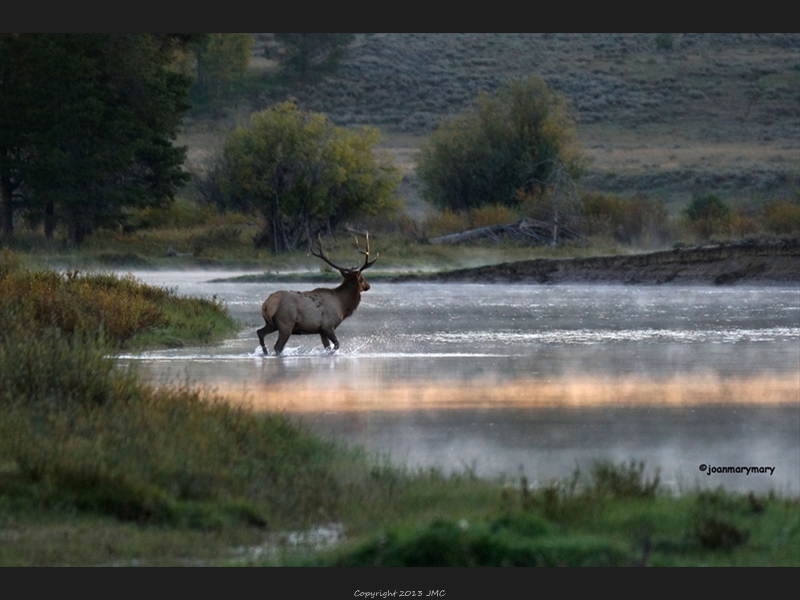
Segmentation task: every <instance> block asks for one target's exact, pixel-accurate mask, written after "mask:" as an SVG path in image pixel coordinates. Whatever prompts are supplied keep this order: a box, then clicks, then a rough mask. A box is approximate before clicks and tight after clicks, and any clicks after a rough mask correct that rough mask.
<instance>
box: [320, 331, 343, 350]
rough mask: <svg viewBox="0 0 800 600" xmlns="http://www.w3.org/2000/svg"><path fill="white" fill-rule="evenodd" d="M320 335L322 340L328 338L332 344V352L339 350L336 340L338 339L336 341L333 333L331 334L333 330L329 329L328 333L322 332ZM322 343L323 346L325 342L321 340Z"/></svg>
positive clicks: (326, 345)
mask: <svg viewBox="0 0 800 600" xmlns="http://www.w3.org/2000/svg"><path fill="white" fill-rule="evenodd" d="M320 335H321V336H322V337H323V338H328V339H329V340H330V341H332V342H333V349H334V350H338V349H339V340H338V339H336V334H335V333H333V329H331V330H329V331H323V332H322V333H321V334H320ZM322 343H323V344H325V341H324V339H323V342H322ZM325 347H326V348H327V347H328V344H325Z"/></svg>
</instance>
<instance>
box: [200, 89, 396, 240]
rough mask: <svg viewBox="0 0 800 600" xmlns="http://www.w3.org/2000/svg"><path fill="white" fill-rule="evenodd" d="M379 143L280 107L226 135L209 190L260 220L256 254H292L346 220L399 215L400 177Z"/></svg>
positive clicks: (366, 131) (367, 133) (374, 134)
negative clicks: (305, 241)
mask: <svg viewBox="0 0 800 600" xmlns="http://www.w3.org/2000/svg"><path fill="white" fill-rule="evenodd" d="M378 141H379V132H378V131H377V130H376V129H372V128H362V129H360V130H358V131H352V130H348V129H344V128H341V127H336V126H335V125H334V124H333V122H331V121H330V119H328V118H327V117H326V116H325V115H323V114H320V113H312V112H306V111H302V110H300V109H299V108H298V107H297V105H296V104H295V103H294V102H293V101H289V102H285V103H283V104H280V105H278V106H275V107H273V108H269V109H266V110H263V111H261V112H258V113H255V114H253V115H252V116H251V123H250V127H249V128H241V127H240V128H239V129H237V130H236V131H234V132H233V133H232V134H231V136H230V137H229V138H228V140H227V142H226V144H225V147H224V150H223V153H222V156H221V158H220V161H219V163H218V164H217V165H216V167H215V168H214V169H213V170H212V172H211V174H210V179H211V183H212V185H211V186H210V187H212V188H214V189H215V190H216V192H217V193H216V194H215V196H216V200H217V202H218V203H219V204H220V205H221V206H222V207H223V208H235V209H237V210H243V211H245V212H250V213H256V214H260V215H261V216H262V217H263V218H264V228H263V230H262V232H261V234H260V235H259V236H257V237H256V239H255V243H256V245H257V246H264V247H270V248H272V249H273V250H274V251H275V252H281V251H286V250H293V249H295V248H296V247H298V245H299V244H300V242H301V241H302V240H303V239H304V238H305V237H306V236H308V235H312V236H313V235H316V233H318V232H320V231H322V230H324V229H326V228H330V227H332V226H335V225H336V224H337V223H339V222H341V221H342V220H344V219H347V218H352V217H355V216H359V215H375V214H377V213H378V212H382V213H386V212H391V211H394V210H396V209H397V208H398V204H399V203H398V202H397V201H396V200H393V193H394V191H395V189H396V188H397V185H398V184H399V175H398V172H397V170H396V168H395V167H394V166H393V165H391V164H390V163H389V162H388V161H386V160H384V159H382V158H381V157H379V156H377V155H376V153H375V152H374V146H375V145H376V144H377V142H378ZM207 189H208V188H207ZM209 197H212V196H209Z"/></svg>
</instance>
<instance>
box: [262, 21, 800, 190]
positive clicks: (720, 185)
mask: <svg viewBox="0 0 800 600" xmlns="http://www.w3.org/2000/svg"><path fill="white" fill-rule="evenodd" d="M256 38H257V48H256V49H255V51H254V52H255V54H256V55H260V54H261V53H263V51H264V47H265V46H270V44H272V41H271V40H272V37H271V34H256ZM669 39H670V43H671V47H670V48H665V47H663V45H659V43H658V38H656V35H655V34H652V33H629V34H611V33H584V34H575V33H566V34H531V33H521V34H509V33H468V34H457V33H456V34H436V33H381V34H359V35H357V36H356V40H355V41H354V42H353V44H351V46H350V48H349V49H348V52H347V55H346V56H345V58H344V59H343V61H342V63H341V65H340V67H339V69H338V70H337V71H336V72H335V73H333V74H331V75H328V76H325V77H323V78H321V79H320V80H314V81H309V82H307V83H306V84H300V85H291V86H288V85H287V86H286V87H274V86H273V87H270V89H269V90H262V91H261V92H259V93H257V94H256V96H255V97H254V98H253V99H252V103H253V106H252V108H253V109H254V110H260V109H263V108H266V107H268V106H271V105H274V104H275V103H277V102H281V101H284V100H286V99H288V98H290V97H294V98H296V99H297V102H298V104H299V105H300V106H301V107H302V108H304V109H307V110H313V111H319V112H323V113H325V114H327V115H328V116H330V117H331V119H332V120H333V121H334V122H335V123H336V124H337V125H340V126H347V127H356V126H361V125H369V126H374V127H378V128H379V129H381V130H382V131H383V132H384V133H386V134H388V135H391V136H394V139H393V140H392V142H391V143H392V144H400V145H402V144H403V143H404V141H403V139H402V138H403V136H407V138H408V140H406V141H407V142H408V144H409V148H407V149H406V148H397V147H395V148H393V150H394V151H395V152H400V153H401V154H402V153H403V152H405V154H404V155H403V157H404V159H406V160H407V159H408V156H411V155H412V154H413V149H414V147H415V144H417V143H418V140H419V139H421V138H422V136H425V135H426V134H428V133H430V132H431V131H433V130H434V129H436V127H438V126H439V124H440V123H441V121H442V119H444V118H447V117H451V116H453V115H456V114H458V113H459V112H461V111H462V110H464V109H465V108H467V107H468V106H471V105H473V104H474V102H475V98H476V96H477V94H478V93H479V92H480V91H487V92H493V91H495V90H497V89H498V88H499V87H501V86H502V85H504V84H505V83H506V82H507V81H508V79H509V78H512V77H529V76H532V75H535V76H539V77H541V78H542V79H544V80H545V81H546V82H547V83H548V85H550V86H551V87H553V88H554V89H556V90H558V91H559V92H561V93H563V94H564V96H565V97H566V98H567V99H568V101H569V102H570V104H571V107H572V111H573V113H574V115H575V117H576V122H577V126H578V137H579V138H580V141H581V142H582V144H583V146H584V148H585V149H586V151H587V154H588V156H589V158H590V159H591V160H592V161H593V162H592V164H591V165H590V167H589V172H588V173H587V175H586V177H585V178H584V179H583V180H582V186H583V187H584V188H585V189H597V190H600V191H603V192H607V193H615V194H621V195H623V196H631V195H635V194H649V195H651V196H653V197H658V198H661V199H664V200H665V201H666V202H668V203H670V202H678V203H683V202H686V201H687V200H688V199H689V198H690V197H691V195H693V194H702V193H708V192H714V193H718V194H721V195H722V196H723V197H726V198H731V199H735V198H762V199H771V198H775V197H780V198H791V197H793V194H795V193H796V190H797V188H798V185H800V160H798V157H800V34H797V33H782V34H781V33H778V34H749V33H718V34H704V33H693V34H688V33H687V34H674V35H672V37H671V38H669ZM409 140H411V141H409ZM413 140H417V141H413ZM406 150H407V152H406ZM411 180H413V175H412V176H411V177H410V178H409V182H408V186H407V187H408V189H404V193H406V194H407V195H408V194H412V195H413V193H414V192H413V185H412V182H411Z"/></svg>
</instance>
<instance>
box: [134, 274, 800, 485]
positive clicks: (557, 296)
mask: <svg viewBox="0 0 800 600" xmlns="http://www.w3.org/2000/svg"><path fill="white" fill-rule="evenodd" d="M134 275H135V276H136V277H138V278H140V279H141V280H143V281H145V282H147V283H151V284H155V285H163V286H166V287H177V290H178V292H179V293H181V294H186V295H197V296H205V297H211V296H212V295H216V297H217V298H219V299H221V300H223V301H225V302H226V304H227V306H228V309H229V311H230V312H231V314H232V315H233V316H234V317H235V318H237V319H238V320H239V321H240V322H241V323H242V324H243V325H245V326H246V328H245V329H244V330H243V331H242V332H241V333H240V334H239V335H238V336H237V337H236V338H234V339H230V340H227V341H226V342H224V343H223V344H221V345H219V346H215V347H212V348H181V349H175V350H165V351H157V352H147V353H143V354H141V355H136V356H133V355H128V356H123V360H126V361H131V362H134V363H136V364H138V365H140V367H141V368H142V370H143V371H145V373H147V374H148V375H149V376H150V377H151V378H152V379H153V380H154V381H157V382H176V381H186V380H189V381H191V382H196V383H199V384H207V385H209V386H210V387H214V388H216V389H217V390H218V391H220V392H221V393H223V394H225V395H227V396H229V397H230V398H231V401H232V402H242V403H246V404H247V405H249V406H252V407H253V408H254V409H256V410H281V411H284V412H288V413H292V414H295V413H296V414H298V415H301V418H302V419H303V420H304V421H305V422H306V423H308V425H309V426H310V427H311V428H312V429H314V430H316V431H318V432H320V433H321V434H323V435H325V436H329V437H333V438H336V439H340V440H343V441H345V442H347V443H356V444H360V445H363V446H365V447H366V448H367V449H368V450H371V451H373V452H376V453H380V454H382V455H386V454H388V455H390V457H391V459H392V460H393V462H397V463H405V464H407V465H408V466H409V467H412V468H413V467H418V466H419V467H438V468H442V469H443V470H444V471H445V472H450V471H452V470H456V471H463V470H464V469H465V468H469V469H470V470H474V471H475V472H476V473H477V474H478V475H480V476H496V475H500V474H501V473H505V474H507V475H510V476H516V475H518V474H519V473H520V471H522V472H524V473H525V474H526V476H527V477H528V479H529V480H533V481H536V480H540V481H541V480H545V479H548V478H552V477H562V476H567V475H569V474H570V473H571V471H572V470H573V469H574V468H575V466H576V464H577V465H579V466H580V467H581V468H583V469H588V468H589V466H590V465H591V463H592V461H593V460H595V459H598V458H611V459H613V460H617V461H620V460H627V459H630V458H636V459H641V460H645V461H646V462H647V464H648V466H649V467H650V468H651V469H654V468H656V467H660V468H661V472H662V480H664V481H666V482H667V483H668V484H669V485H672V486H674V487H675V488H676V489H677V488H679V487H691V486H692V485H694V484H695V483H697V482H699V483H700V484H701V485H706V486H709V487H717V486H719V485H722V486H724V487H726V488H730V489H738V490H756V491H764V490H769V489H774V490H776V491H778V492H782V493H792V494H797V493H798V492H799V491H800V289H798V288H797V287H796V286H794V287H792V286H785V287H739V286H736V287H705V286H686V287H681V286H652V287H651V286H623V285H558V286H539V285H476V284H420V283H418V284H388V283H378V284H372V289H371V290H370V291H368V292H366V293H364V295H363V296H362V302H361V305H360V307H359V308H358V310H357V311H356V312H355V314H354V315H353V316H352V317H350V318H349V319H347V320H345V321H344V322H343V323H342V325H341V326H340V327H339V329H338V330H337V335H338V337H339V340H340V343H341V348H340V350H339V351H338V352H335V353H330V352H326V351H325V350H324V349H323V347H322V344H321V342H320V339H319V336H316V335H314V336H292V337H291V338H290V340H289V342H288V344H287V347H286V349H285V351H284V356H282V357H276V356H274V353H272V351H271V355H270V356H268V357H264V356H262V353H261V349H260V347H258V340H257V338H256V335H255V329H256V328H258V327H261V326H262V325H263V320H262V318H261V315H260V308H261V303H262V302H263V301H264V299H265V298H266V297H267V296H268V295H269V294H270V293H272V292H273V291H276V290H278V289H296V290H306V289H311V288H313V287H317V286H316V285H303V284H263V283H262V284H252V283H248V284H244V283H208V281H209V280H210V279H212V278H220V277H224V276H226V275H227V274H225V275H223V274H220V273H214V274H213V275H212V274H209V273H201V272H139V273H134ZM231 275H233V274H231ZM275 336H276V334H272V335H271V336H269V337H268V338H267V342H266V343H267V347H268V348H270V350H271V346H272V344H274V343H275ZM701 464H705V465H711V466H765V467H775V470H774V472H773V473H772V474H771V475H769V474H752V473H751V474H750V475H745V474H712V475H710V476H708V475H706V474H705V473H704V472H701V471H700V470H699V466H700V465H701Z"/></svg>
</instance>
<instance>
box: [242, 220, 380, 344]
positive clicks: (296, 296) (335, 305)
mask: <svg viewBox="0 0 800 600" xmlns="http://www.w3.org/2000/svg"><path fill="white" fill-rule="evenodd" d="M308 247H309V251H310V252H311V254H312V255H314V256H316V257H317V258H320V259H322V260H324V261H325V262H326V263H328V264H329V265H330V266H332V267H333V268H334V269H336V270H337V271H339V273H341V274H342V277H344V281H342V283H341V285H339V287H337V288H317V289H315V290H311V291H310V292H288V291H280V292H275V293H273V294H271V295H270V297H269V298H267V299H266V300H265V301H264V304H263V305H262V306H261V315H262V316H263V317H264V321H265V322H266V325H264V327H262V328H261V329H259V330H257V331H256V333H257V334H258V341H259V342H260V343H261V348H262V350H263V351H264V354H268V351H267V347H266V346H265V345H264V336H266V335H267V334H270V333H272V332H273V331H277V332H278V341H277V342H275V346H274V347H275V352H276V353H278V354H281V352H283V347H284V346H285V345H286V342H287V340H288V339H289V336H291V335H292V334H295V335H308V334H315V333H316V334H319V336H320V338H322V345H323V346H325V349H326V350H327V349H330V346H331V342H333V349H334V350H338V349H339V340H338V339H337V338H336V334H335V333H334V331H335V330H336V328H337V327H338V326H339V325H340V324H341V322H342V321H344V320H345V319H346V318H347V317H349V316H350V315H352V314H353V312H354V311H355V310H356V308H358V304H359V303H360V302H361V292H366V291H367V290H368V289H369V283H367V282H366V280H365V279H364V277H363V276H362V275H361V273H362V271H364V270H366V269H369V268H370V267H371V266H372V265H374V264H375V261H376V260H378V256H380V255H376V256H375V258H374V259H373V260H370V259H369V234H367V249H366V251H364V250H361V247H360V246H359V245H358V238H356V247H357V248H358V250H359V252H361V254H363V255H364V257H365V258H364V264H363V265H361V267H360V268H358V269H348V268H345V267H340V266H338V265H335V264H333V263H332V262H331V261H330V260H329V259H328V257H327V256H325V252H324V251H323V250H322V240H321V239H320V240H319V252H318V253H317V252H314V248H313V246H312V245H311V241H310V240H309V246H308Z"/></svg>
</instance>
